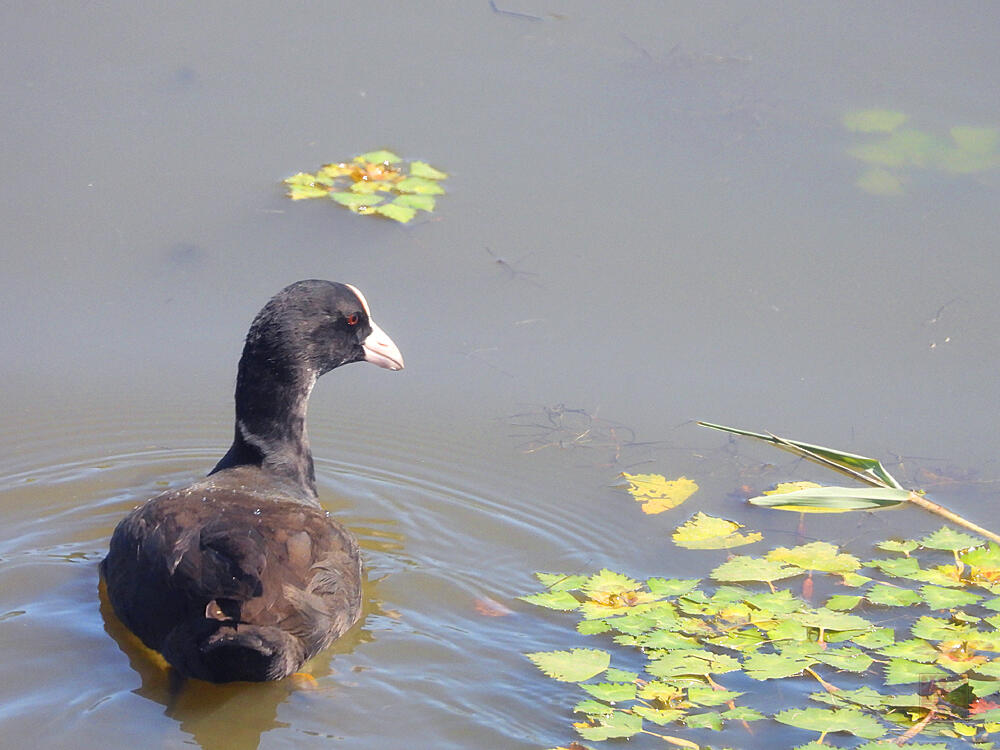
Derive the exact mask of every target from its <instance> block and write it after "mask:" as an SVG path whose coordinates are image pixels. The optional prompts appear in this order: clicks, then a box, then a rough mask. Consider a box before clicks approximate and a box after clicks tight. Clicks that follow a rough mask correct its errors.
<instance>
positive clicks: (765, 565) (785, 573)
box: [711, 555, 802, 583]
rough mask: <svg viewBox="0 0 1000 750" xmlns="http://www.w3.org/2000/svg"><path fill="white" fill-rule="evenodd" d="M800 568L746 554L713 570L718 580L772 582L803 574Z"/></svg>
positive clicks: (714, 576) (731, 559) (737, 556)
mask: <svg viewBox="0 0 1000 750" xmlns="http://www.w3.org/2000/svg"><path fill="white" fill-rule="evenodd" d="M801 574H802V570H801V569H800V568H796V567H792V566H789V565H785V564H784V563H780V562H773V561H770V560H761V559H759V558H755V557H747V556H746V555H736V556H735V557H731V558H730V559H729V560H726V562H724V563H722V565H720V566H719V567H717V568H716V569H715V570H713V571H712V574H711V575H712V578H714V579H715V580H717V581H761V582H763V583H772V582H774V581H780V580H781V579H783V578H791V577H792V576H797V575H801Z"/></svg>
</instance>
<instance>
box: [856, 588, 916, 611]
mask: <svg viewBox="0 0 1000 750" xmlns="http://www.w3.org/2000/svg"><path fill="white" fill-rule="evenodd" d="M866 598H867V599H868V601H870V602H871V603H872V604H881V605H883V606H886V607H909V606H912V605H914V604H919V603H920V602H921V598H920V595H919V594H918V593H917V592H916V591H913V590H911V589H902V588H898V587H897V586H889V585H888V584H885V583H877V584H875V585H874V586H872V587H871V589H870V590H869V591H868V595H867V597H866Z"/></svg>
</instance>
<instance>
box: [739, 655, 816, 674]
mask: <svg viewBox="0 0 1000 750" xmlns="http://www.w3.org/2000/svg"><path fill="white" fill-rule="evenodd" d="M815 663H816V659H814V658H812V657H807V656H802V655H786V654H751V655H750V656H748V657H746V659H744V660H743V671H744V672H745V673H746V675H747V677H752V678H753V679H755V680H779V679H784V678H785V677H792V676H793V675H797V674H800V673H801V672H802V670H804V669H806V668H808V667H811V666H812V665H813V664H815Z"/></svg>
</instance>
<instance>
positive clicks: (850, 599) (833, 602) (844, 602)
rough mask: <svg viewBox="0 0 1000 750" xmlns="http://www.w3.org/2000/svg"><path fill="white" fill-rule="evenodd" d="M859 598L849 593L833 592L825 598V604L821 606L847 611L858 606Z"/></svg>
mask: <svg viewBox="0 0 1000 750" xmlns="http://www.w3.org/2000/svg"><path fill="white" fill-rule="evenodd" d="M861 598H862V597H860V596H853V595H850V594H834V595H833V596H831V597H830V598H829V599H827V600H826V604H824V605H823V606H824V607H826V608H827V609H833V610H837V611H838V612H842V611H847V610H849V609H854V608H855V607H856V606H858V604H860V603H861Z"/></svg>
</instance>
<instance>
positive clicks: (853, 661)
mask: <svg viewBox="0 0 1000 750" xmlns="http://www.w3.org/2000/svg"><path fill="white" fill-rule="evenodd" d="M814 657H815V658H816V659H817V660H818V661H821V662H823V663H824V664H827V665H829V666H831V667H833V668H834V669H839V670H841V671H844V672H865V671H867V670H868V667H870V666H871V665H872V664H873V663H874V661H875V660H874V659H873V658H872V657H870V656H869V655H868V654H866V653H865V652H864V651H862V650H861V649H859V648H856V647H853V646H848V647H845V648H835V649H828V650H826V651H821V652H819V653H817V654H815V655H814Z"/></svg>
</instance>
